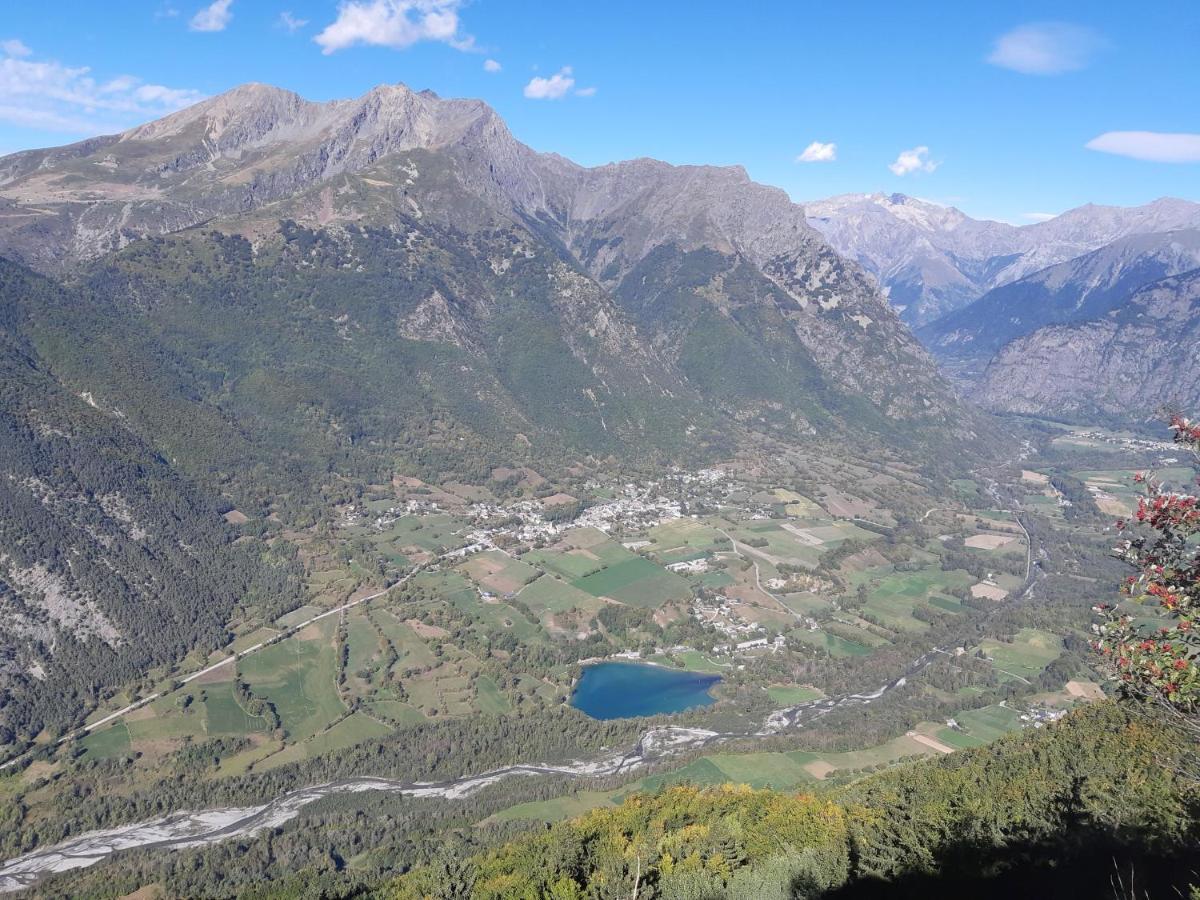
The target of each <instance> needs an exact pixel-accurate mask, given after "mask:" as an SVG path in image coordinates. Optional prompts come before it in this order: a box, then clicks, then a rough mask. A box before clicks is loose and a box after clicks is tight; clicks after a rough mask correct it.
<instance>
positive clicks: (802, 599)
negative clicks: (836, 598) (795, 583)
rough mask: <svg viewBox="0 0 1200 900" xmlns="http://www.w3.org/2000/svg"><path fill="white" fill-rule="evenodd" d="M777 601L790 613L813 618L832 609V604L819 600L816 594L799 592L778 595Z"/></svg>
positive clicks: (822, 599)
mask: <svg viewBox="0 0 1200 900" xmlns="http://www.w3.org/2000/svg"><path fill="white" fill-rule="evenodd" d="M778 596H779V599H780V601H781V602H782V604H784V606H786V607H787V608H788V610H791V611H792V612H798V613H800V614H802V616H815V614H817V613H822V612H827V611H828V610H830V608H833V602H832V601H829V600H826V599H824V598H820V596H817V595H816V594H809V593H805V592H800V593H797V594H779V595H778Z"/></svg>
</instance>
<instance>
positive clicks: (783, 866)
mask: <svg viewBox="0 0 1200 900" xmlns="http://www.w3.org/2000/svg"><path fill="white" fill-rule="evenodd" d="M1188 750H1189V748H1188V745H1187V742H1186V741H1180V740H1179V736H1178V735H1176V734H1173V733H1171V732H1169V731H1167V730H1165V729H1162V728H1155V727H1152V726H1151V725H1149V724H1147V723H1146V722H1145V721H1143V720H1140V719H1138V718H1136V717H1131V716H1130V715H1129V714H1128V712H1127V711H1126V710H1124V709H1122V708H1121V707H1119V706H1116V705H1114V704H1103V705H1099V706H1096V707H1092V708H1089V709H1086V710H1082V711H1079V712H1077V713H1074V714H1072V715H1071V716H1069V717H1068V718H1067V719H1066V720H1064V722H1062V723H1060V724H1058V725H1056V726H1053V727H1050V728H1046V729H1043V730H1040V731H1031V732H1025V733H1021V734H1018V735H1013V736H1011V737H1009V738H1005V739H1002V740H1000V741H998V742H997V743H996V744H994V745H992V746H990V747H985V748H980V749H978V750H973V751H966V752H961V753H956V754H954V755H953V756H950V757H946V758H944V759H941V760H939V761H937V762H936V763H923V764H917V765H915V766H911V767H904V768H901V769H896V770H893V771H891V772H888V773H885V774H882V775H880V776H877V777H874V778H871V779H868V780H866V781H863V782H859V783H858V784H856V785H852V786H850V787H848V788H845V789H843V790H842V791H840V792H837V793H836V794H832V795H825V796H821V797H817V796H812V795H805V794H783V793H778V792H773V791H756V790H751V789H749V788H745V787H734V786H725V787H720V788H710V789H698V788H694V787H688V786H675V787H670V788H667V789H665V790H663V791H661V792H659V793H657V794H654V795H648V796H647V795H641V796H635V797H632V798H630V799H628V800H627V801H626V802H625V803H624V804H622V805H621V806H619V807H617V808H613V809H601V810H596V811H593V812H592V813H590V814H588V815H586V816H583V817H582V818H579V819H576V820H574V821H571V822H565V823H562V824H559V825H555V826H553V827H552V828H549V829H548V830H546V831H543V832H538V833H534V834H531V835H529V836H527V837H524V838H522V839H519V840H517V841H514V842H512V843H509V844H506V845H504V846H502V847H500V848H498V849H495V850H491V851H487V852H483V853H480V854H477V855H475V856H473V857H471V858H469V859H461V858H456V857H454V856H452V855H451V854H446V856H445V857H444V858H442V859H440V860H439V861H438V862H436V863H435V864H434V865H431V866H428V867H424V868H422V869H418V870H416V871H414V872H411V873H409V874H407V875H405V876H403V877H402V878H400V879H398V880H397V881H396V882H395V883H393V884H392V885H391V886H389V887H388V888H387V889H386V890H385V891H384V892H383V894H382V896H385V897H388V898H395V900H411V898H423V897H455V896H462V897H473V898H497V900H498V898H516V897H519V898H556V900H561V898H575V897H596V898H605V897H614V898H615V897H639V898H653V897H662V898H685V897H686V898H703V897H747V898H749V897H755V898H772V897H797V896H798V897H806V896H819V895H822V894H825V893H827V892H829V891H830V890H833V889H837V888H839V887H843V886H846V885H853V884H855V883H863V882H865V881H868V880H872V879H879V880H884V881H897V880H901V879H904V878H911V877H913V876H921V877H947V878H954V877H962V876H964V875H971V876H972V877H979V876H980V874H981V873H985V874H986V873H989V872H990V873H1002V872H1004V871H1006V870H1011V869H1015V868H1020V867H1039V866H1048V865H1059V866H1067V865H1069V864H1070V862H1071V861H1072V860H1075V859H1078V858H1080V857H1081V856H1085V855H1087V854H1094V853H1095V852H1096V851H1097V848H1105V849H1106V850H1108V849H1111V851H1112V852H1113V853H1116V854H1120V853H1121V851H1122V849H1123V848H1124V849H1132V850H1133V851H1134V852H1136V854H1138V855H1141V856H1143V857H1144V856H1146V855H1158V856H1162V857H1171V856H1173V855H1177V854H1181V853H1182V852H1184V850H1183V848H1186V847H1187V846H1188V844H1189V842H1191V843H1193V844H1194V840H1195V837H1196V835H1197V819H1196V816H1197V812H1198V809H1197V797H1196V795H1195V794H1194V793H1193V792H1192V791H1193V790H1194V786H1189V784H1188V783H1186V782H1183V781H1181V780H1179V778H1178V777H1177V776H1176V775H1175V774H1173V772H1172V770H1171V767H1170V766H1169V765H1168V766H1163V765H1161V763H1162V762H1168V763H1169V762H1170V761H1171V760H1172V759H1173V758H1176V757H1178V756H1179V755H1180V754H1181V753H1185V752H1188Z"/></svg>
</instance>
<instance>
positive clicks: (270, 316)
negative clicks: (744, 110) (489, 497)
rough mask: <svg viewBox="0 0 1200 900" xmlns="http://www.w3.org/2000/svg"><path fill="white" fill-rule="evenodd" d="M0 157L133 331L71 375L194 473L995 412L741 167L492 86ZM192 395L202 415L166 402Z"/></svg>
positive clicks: (966, 431) (481, 456) (682, 442)
mask: <svg viewBox="0 0 1200 900" xmlns="http://www.w3.org/2000/svg"><path fill="white" fill-rule="evenodd" d="M0 171H3V172H4V177H3V184H2V186H0V193H3V194H4V195H5V196H6V197H8V198H9V201H10V202H11V203H12V204H14V205H15V207H19V210H17V209H15V208H14V210H13V211H12V214H11V215H8V216H6V217H5V219H4V222H5V223H6V227H5V229H4V230H3V232H2V233H0V249H3V250H4V252H7V253H9V254H12V255H15V256H17V257H18V258H21V259H24V260H26V261H27V262H29V263H30V264H31V265H34V266H39V267H41V268H44V269H47V270H52V271H58V272H60V273H62V274H63V276H64V277H66V278H68V279H69V280H71V281H72V282H73V283H75V284H78V285H80V286H82V288H83V289H84V291H85V293H86V294H87V295H88V296H89V297H92V298H93V299H94V300H95V301H96V302H99V303H101V304H104V305H108V306H111V307H112V308H113V309H115V310H118V311H121V313H122V314H124V315H125V316H126V321H127V327H125V330H124V332H123V335H122V336H121V337H120V338H113V343H114V344H116V345H119V346H128V345H129V344H130V342H131V341H132V342H134V343H138V342H141V344H140V345H139V348H138V351H137V352H134V353H128V354H124V355H127V357H128V360H129V368H128V371H126V372H124V373H122V372H113V371H112V369H114V368H116V367H114V366H112V365H111V364H110V363H109V361H108V360H107V359H106V360H105V364H104V365H90V367H89V363H88V360H87V359H85V358H83V357H82V355H81V354H78V353H72V352H71V349H70V348H69V347H66V346H64V347H63V348H62V349H63V350H64V352H66V353H68V355H71V356H72V357H73V365H75V368H74V369H73V370H72V372H73V377H75V378H76V379H78V380H81V381H95V382H97V387H96V389H95V391H94V393H95V394H96V396H97V397H98V398H99V397H101V395H103V396H105V397H107V398H109V402H112V403H117V400H116V398H117V397H122V398H123V399H122V401H121V402H122V404H123V405H122V406H121V408H122V409H125V408H126V406H130V407H134V408H133V409H129V410H126V412H127V414H128V415H129V417H130V422H131V424H132V425H133V427H135V428H137V429H138V431H139V433H140V434H141V435H142V436H143V437H144V438H145V439H146V440H148V441H150V442H152V443H154V444H155V445H156V446H158V447H160V448H163V449H164V452H166V453H167V454H168V455H169V456H170V457H171V458H172V459H173V460H178V461H180V462H182V463H183V464H184V465H185V466H186V467H188V468H189V470H191V471H203V472H207V473H227V472H228V471H229V469H230V467H231V465H235V464H236V463H235V462H234V460H235V459H238V454H240V458H241V460H242V461H244V460H245V459H247V458H249V459H250V460H253V462H252V465H251V469H250V471H254V466H256V465H259V464H261V465H263V466H266V467H274V468H275V469H277V470H285V471H287V473H288V476H289V478H300V479H301V480H304V479H306V478H309V477H310V476H311V475H312V473H313V472H323V471H328V470H329V469H330V468H331V467H332V468H336V469H337V470H338V471H339V472H342V473H344V474H349V473H350V472H358V473H359V474H363V475H368V474H369V475H370V477H374V478H378V477H386V475H387V472H386V471H384V470H385V469H387V468H389V467H391V466H392V465H393V463H394V458H395V457H396V456H397V455H398V456H399V458H401V459H403V460H404V461H405V463H404V464H405V465H407V466H410V467H417V468H420V469H421V470H422V471H425V472H427V473H428V472H432V471H434V470H435V469H437V468H438V467H440V468H441V469H442V470H456V471H461V470H462V469H463V468H464V464H465V467H466V468H474V469H478V470H479V471H486V468H485V467H486V466H491V465H495V464H497V462H498V461H499V462H504V461H510V460H509V459H505V458H506V457H508V458H511V457H515V458H516V459H517V460H522V459H530V458H535V457H538V456H555V457H558V458H564V457H565V456H566V455H569V454H570V453H577V452H579V451H581V450H586V451H589V452H596V453H601V454H604V453H617V454H618V455H624V456H627V457H645V456H647V455H650V456H656V457H657V458H660V459H663V458H668V457H674V458H678V457H679V456H680V455H681V454H689V455H690V456H692V457H693V458H701V457H705V456H707V457H708V458H711V457H712V456H713V455H714V454H720V453H728V452H729V450H730V449H731V448H733V447H735V446H737V445H738V444H739V443H740V442H743V441H744V439H745V437H746V435H748V434H751V433H753V432H756V431H766V432H769V433H772V434H775V435H778V436H780V437H783V438H787V439H790V440H797V439H806V438H811V437H812V436H814V435H816V434H822V435H827V434H831V433H844V432H846V431H847V430H850V431H857V432H868V433H882V434H884V435H885V438H886V440H887V441H888V442H889V443H891V444H893V445H895V446H904V445H907V444H909V443H911V442H915V444H916V445H919V446H926V447H927V446H930V445H931V444H937V443H939V442H943V441H945V440H946V439H947V437H948V435H949V434H950V433H952V434H954V435H955V436H957V437H960V438H967V439H970V438H971V437H972V435H973V434H975V433H976V432H977V430H978V429H979V428H980V427H982V426H981V422H980V420H977V419H975V418H973V416H972V414H971V413H969V412H966V411H964V410H963V409H962V407H961V406H960V405H959V403H958V401H957V399H956V398H955V397H954V395H953V392H952V391H951V390H950V388H949V386H948V385H947V383H946V382H945V381H944V380H943V379H942V378H941V377H940V376H939V375H938V374H937V372H936V371H935V368H934V366H933V365H932V363H931V361H930V359H929V357H928V356H927V355H926V353H925V352H924V350H923V349H922V348H921V347H920V346H919V344H918V343H917V342H916V341H915V340H914V339H913V338H912V337H911V335H910V334H909V333H908V332H907V330H906V329H905V328H904V327H903V326H902V325H901V324H900V322H899V321H898V320H897V319H896V317H895V315H894V313H893V312H892V311H891V309H890V308H889V307H888V305H887V303H886V302H885V301H884V300H883V299H882V298H881V297H880V296H879V294H878V293H877V291H876V290H875V289H874V287H873V286H872V285H871V284H870V283H869V281H868V280H867V279H866V277H865V276H864V274H863V273H862V272H861V270H859V269H858V268H857V267H856V266H854V265H853V264H851V263H847V262H846V261H844V260H843V259H841V258H840V257H838V256H837V255H836V254H834V253H833V252H832V251H831V250H830V248H829V247H828V245H827V244H826V243H825V242H824V241H823V239H822V238H821V237H820V235H819V234H817V233H816V232H815V231H813V230H812V229H811V228H809V227H808V225H807V224H806V222H805V218H804V212H803V210H802V209H801V207H799V206H796V205H795V204H792V203H791V202H790V201H789V200H788V198H787V196H786V195H785V194H784V193H783V192H782V191H779V190H777V189H773V188H768V187H764V186H762V185H758V184H755V183H754V182H752V181H750V180H749V178H748V177H747V176H746V173H745V172H744V171H743V170H741V169H738V168H731V169H717V168H710V167H674V166H669V165H666V164H664V163H659V162H656V161H653V160H635V161H632V162H628V163H618V164H614V165H609V166H602V167H599V168H595V169H586V168H583V167H580V166H577V165H575V164H573V163H571V162H569V161H567V160H564V159H562V158H561V157H557V156H553V155H550V154H538V153H535V152H534V151H532V150H530V149H529V148H527V147H525V146H524V145H522V144H520V143H519V142H517V141H516V140H514V139H513V137H512V136H511V134H509V132H508V130H507V128H506V127H505V126H504V123H503V122H502V121H501V120H500V119H499V118H498V117H497V116H496V114H495V113H494V112H493V111H492V110H491V109H490V108H488V107H487V106H485V105H483V104H481V103H478V102H475V101H458V100H441V99H439V98H437V97H435V96H433V95H432V94H429V93H427V92H423V93H414V92H412V91H409V90H408V89H407V88H405V87H403V86H399V85H397V86H384V87H380V88H377V89H375V90H373V91H371V92H370V93H368V94H367V95H365V96H364V97H362V98H359V99H358V100H353V101H337V102H333V103H327V104H319V103H310V102H308V101H304V100H302V99H301V98H299V97H297V96H295V95H294V94H290V93H288V92H286V91H280V90H278V89H275V88H270V87H267V86H264V85H247V86H244V87H241V88H238V89H235V90H234V91H231V92H229V93H227V94H224V95H221V96H220V97H217V98H214V99H212V100H209V101H205V102H204V103H201V104H198V105H197V106H195V107H192V108H190V109H188V110H184V111H183V112H180V113H176V114H174V115H172V116H168V117H167V118H165V119H163V120H160V121H159V122H155V123H151V124H149V125H146V126H143V127H140V128H137V129H133V130H131V131H129V132H125V133H123V134H121V135H117V136H114V137H110V138H101V139H97V140H95V141H89V142H84V143H82V144H78V145H73V146H71V147H66V148H59V149H57V150H48V151H36V152H34V151H31V152H29V153H24V154H17V155H15V156H12V157H8V158H6V159H5V160H3V161H0ZM214 217H215V218H214ZM199 222H206V223H207V224H205V225H204V226H203V227H200V228H192V229H189V228H187V226H189V225H192V224H194V223H199ZM181 229H182V230H181ZM155 235H158V237H155ZM117 248H123V249H117ZM113 251H116V252H113ZM105 254H108V255H105ZM117 355H118V356H121V355H123V354H122V353H121V352H120V350H119V349H118V354H117ZM95 361H96V358H95V357H93V358H92V362H93V363H94V362H95ZM131 381H134V382H136V383H131ZM155 393H157V394H160V395H163V396H164V397H169V398H170V399H164V400H163V401H162V402H157V401H155V400H154V399H153V397H152V396H150V395H152V394H155ZM139 395H142V396H141V397H140V399H139ZM188 408H195V409H196V411H197V413H198V415H199V416H200V417H201V418H202V419H204V420H205V421H206V422H208V423H210V426H211V427H209V428H207V429H205V431H206V432H207V435H208V436H206V435H205V434H199V435H194V436H189V437H188V438H186V439H185V438H184V437H183V436H181V435H179V434H178V433H176V424H175V423H177V422H179V421H180V420H181V417H180V416H179V415H176V414H175V413H174V412H173V413H172V415H170V416H166V415H164V414H163V413H162V411H163V410H164V409H172V410H174V411H175V412H178V411H181V410H184V409H188ZM895 422H898V423H899V425H898V426H897V425H894V424H893V423H895ZM235 451H236V453H235ZM239 468H243V469H244V468H245V467H244V464H243V465H241V466H239ZM276 480H277V479H276Z"/></svg>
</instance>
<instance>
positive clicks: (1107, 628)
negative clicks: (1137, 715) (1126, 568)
mask: <svg viewBox="0 0 1200 900" xmlns="http://www.w3.org/2000/svg"><path fill="white" fill-rule="evenodd" d="M1171 429H1172V430H1173V431H1174V432H1175V443H1176V444H1177V445H1179V446H1180V447H1181V448H1183V449H1185V450H1187V451H1189V452H1191V453H1192V454H1197V453H1198V452H1200V424H1197V423H1193V422H1190V421H1188V420H1187V419H1185V418H1183V417H1182V416H1176V417H1174V418H1173V419H1172V420H1171ZM1136 479H1137V480H1138V481H1140V482H1142V483H1144V484H1145V487H1146V494H1145V496H1144V497H1142V498H1140V500H1139V501H1138V508H1137V511H1136V512H1135V513H1134V515H1133V518H1132V520H1131V521H1128V522H1125V521H1121V522H1117V529H1118V530H1119V531H1120V532H1122V534H1123V535H1124V536H1125V539H1124V540H1123V541H1122V543H1121V545H1120V546H1118V547H1117V555H1118V556H1120V557H1121V558H1122V559H1124V560H1125V561H1126V562H1128V563H1129V564H1130V565H1132V566H1133V567H1134V568H1135V569H1136V570H1137V571H1136V574H1134V575H1131V576H1130V577H1129V578H1128V579H1127V580H1126V582H1125V584H1124V586H1123V588H1122V589H1123V592H1124V593H1125V594H1126V595H1127V596H1129V597H1130V598H1131V599H1132V600H1133V601H1134V602H1135V603H1138V604H1142V605H1145V606H1149V607H1151V608H1152V610H1151V614H1152V615H1153V614H1154V613H1157V615H1158V616H1159V617H1160V618H1161V620H1162V622H1163V624H1162V625H1161V626H1160V627H1158V628H1157V630H1148V629H1147V626H1146V624H1145V622H1144V619H1142V618H1141V617H1138V616H1134V615H1131V614H1130V613H1129V611H1127V610H1124V609H1120V608H1115V609H1114V608H1110V607H1108V606H1107V605H1100V606H1098V607H1097V611H1098V612H1100V613H1102V614H1103V615H1104V616H1105V618H1106V621H1105V623H1104V624H1103V625H1102V626H1100V639H1099V640H1097V641H1096V643H1095V647H1096V649H1097V650H1098V651H1099V652H1100V653H1101V654H1102V655H1103V656H1104V657H1105V658H1106V659H1107V660H1109V661H1110V662H1111V665H1112V668H1113V669H1114V670H1115V673H1116V675H1117V676H1118V677H1119V678H1120V679H1121V681H1122V682H1123V684H1124V686H1125V688H1126V690H1127V692H1129V693H1131V694H1134V695H1135V696H1139V697H1141V698H1143V699H1146V700H1149V701H1151V702H1152V703H1154V704H1156V705H1158V706H1160V707H1161V708H1162V709H1164V710H1166V711H1168V712H1169V713H1170V714H1171V715H1172V717H1173V718H1175V719H1176V720H1177V721H1179V722H1180V723H1182V724H1184V725H1185V726H1187V727H1188V728H1189V729H1190V730H1191V731H1192V732H1193V733H1200V666H1198V665H1197V659H1198V658H1200V634H1198V633H1197V628H1200V621H1197V615H1198V613H1200V540H1198V538H1200V498H1198V497H1196V496H1194V495H1192V494H1188V493H1182V492H1176V491H1171V490H1167V489H1166V488H1165V487H1164V486H1163V485H1162V484H1161V483H1159V482H1158V480H1157V479H1155V478H1154V477H1153V476H1146V475H1144V474H1141V473H1139V474H1138V475H1137V476H1136Z"/></svg>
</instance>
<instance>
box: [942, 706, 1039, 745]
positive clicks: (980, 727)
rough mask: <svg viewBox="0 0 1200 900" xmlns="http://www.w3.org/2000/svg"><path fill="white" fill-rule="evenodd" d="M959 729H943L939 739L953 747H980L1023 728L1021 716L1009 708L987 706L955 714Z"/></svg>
mask: <svg viewBox="0 0 1200 900" xmlns="http://www.w3.org/2000/svg"><path fill="white" fill-rule="evenodd" d="M953 718H954V720H955V721H956V722H957V723H958V725H959V727H958V728H950V727H946V728H941V729H939V730H938V732H937V739H938V740H939V741H941V742H942V743H944V744H949V745H950V746H951V747H960V748H968V747H980V746H982V745H984V744H987V743H989V742H991V741H994V740H995V739H996V738H998V737H1000V736H1001V735H1003V734H1007V733H1008V732H1010V731H1016V730H1017V729H1019V728H1020V727H1021V714H1020V713H1019V712H1017V711H1015V710H1012V709H1009V708H1008V707H1007V706H985V707H983V708H982V709H972V710H965V711H962V712H958V713H955V714H954V717H953Z"/></svg>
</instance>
